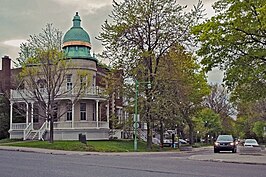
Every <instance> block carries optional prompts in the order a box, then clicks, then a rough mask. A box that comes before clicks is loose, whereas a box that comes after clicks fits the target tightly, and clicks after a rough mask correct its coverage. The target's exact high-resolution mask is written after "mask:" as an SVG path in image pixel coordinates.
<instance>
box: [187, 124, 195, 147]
mask: <svg viewBox="0 0 266 177" xmlns="http://www.w3.org/2000/svg"><path fill="white" fill-rule="evenodd" d="M188 127H189V144H194V138H193V137H194V136H193V132H194V127H193V125H192V123H189V124H188Z"/></svg>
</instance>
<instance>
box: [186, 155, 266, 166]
mask: <svg viewBox="0 0 266 177" xmlns="http://www.w3.org/2000/svg"><path fill="white" fill-rule="evenodd" d="M188 159H189V160H199V161H210V162H224V163H238V164H253V165H266V156H265V155H263V154H260V155H253V154H252V155H246V154H245V155H243V154H210V155H192V156H190V157H188Z"/></svg>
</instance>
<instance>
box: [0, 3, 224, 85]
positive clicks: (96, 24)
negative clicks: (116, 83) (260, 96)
mask: <svg viewBox="0 0 266 177" xmlns="http://www.w3.org/2000/svg"><path fill="white" fill-rule="evenodd" d="M117 1H123V0H117ZM178 2H179V3H180V4H181V5H188V7H191V5H192V4H196V3H197V0H178ZM214 2H215V0H203V3H204V7H205V9H206V13H207V15H208V17H210V16H212V15H214V12H213V10H212V8H211V5H212V4H213V3H214ZM111 10H112V0H0V56H1V57H3V56H4V55H8V56H10V57H11V58H12V59H13V60H15V59H16V58H17V57H18V52H19V44H20V43H21V42H25V40H26V39H28V38H29V35H32V34H38V33H40V32H41V30H42V28H44V27H45V25H46V24H47V23H53V25H54V27H56V28H58V29H60V30H61V31H63V32H64V33H65V32H66V31H67V30H68V29H69V28H70V27H72V19H73V16H74V15H75V12H77V11H78V12H79V15H80V17H81V20H82V21H81V25H82V27H83V28H84V29H85V30H86V31H87V32H88V33H89V35H90V38H91V43H92V51H93V52H95V53H101V51H102V49H103V48H102V46H101V43H100V42H99V41H97V40H96V39H95V37H96V36H98V35H99V32H100V30H101V25H102V24H103V22H104V21H105V20H106V19H107V18H108V14H110V12H111ZM214 73H215V74H211V75H210V77H209V82H221V73H220V72H218V73H217V71H216V72H214Z"/></svg>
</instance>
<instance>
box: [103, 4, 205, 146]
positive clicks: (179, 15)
mask: <svg viewBox="0 0 266 177" xmlns="http://www.w3.org/2000/svg"><path fill="white" fill-rule="evenodd" d="M184 9H185V7H182V6H180V5H179V4H177V2H176V1H175V0H174V1H173V0H132V1H124V2H121V3H117V2H115V1H113V11H112V14H111V15H110V18H111V20H112V22H111V23H109V22H108V21H106V22H105V23H104V24H103V25H102V30H103V32H102V33H101V34H100V36H99V37H98V39H100V40H101V41H102V43H103V45H104V46H105V51H104V52H103V55H104V56H105V57H107V58H109V59H110V60H111V63H112V64H113V66H114V67H117V68H119V69H122V68H123V70H124V73H125V77H127V78H131V79H133V80H138V81H145V82H150V83H151V85H152V88H151V89H148V88H146V90H145V92H144V94H145V97H146V98H147V101H146V103H147V104H145V112H146V114H145V118H146V122H147V129H148V136H147V137H148V140H147V147H148V149H150V148H151V143H152V125H151V122H152V115H151V112H150V110H151V108H150V103H151V102H152V93H153V92H154V91H155V90H154V88H153V82H154V79H155V77H156V75H157V74H159V73H157V72H158V65H159V63H160V60H161V58H162V56H163V55H164V54H165V53H166V52H168V51H169V49H170V47H171V46H173V45H175V44H176V43H180V44H182V45H185V44H188V43H189V42H190V41H191V40H192V38H191V37H192V35H190V29H191V26H193V25H195V24H196V23H197V22H198V20H199V18H201V17H202V3H201V2H199V3H198V5H197V6H195V8H194V10H192V11H191V12H184Z"/></svg>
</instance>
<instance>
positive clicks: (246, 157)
mask: <svg viewBox="0 0 266 177" xmlns="http://www.w3.org/2000/svg"><path fill="white" fill-rule="evenodd" d="M211 149H212V147H203V148H196V149H193V152H192V153H191V156H188V157H186V158H187V159H190V160H200V161H215V162H228V163H243V164H259V165H266V152H265V151H262V152H261V153H255V154H243V153H236V154H233V153H228V152H224V153H223V152H221V153H217V154H214V153H213V152H212V151H210V150H211ZM0 150H5V151H21V152H35V153H45V154H56V155H104V156H108V155H109V156H128V155H130V156H139V155H153V154H154V155H155V154H157V155H158V154H173V155H174V154H177V153H189V152H125V153H102V152H80V151H62V150H50V149H40V148H27V147H13V146H0ZM200 151H209V153H207V154H204V155H197V154H195V153H196V152H200Z"/></svg>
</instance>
